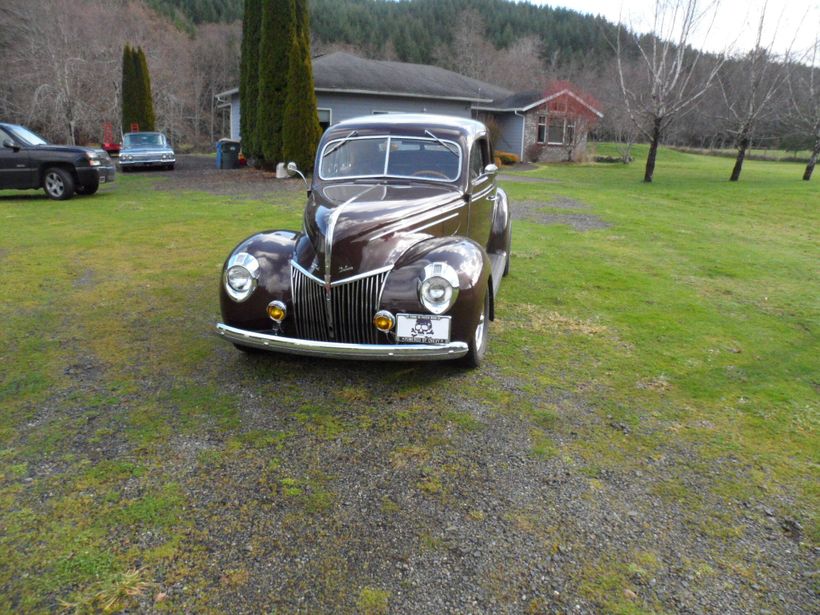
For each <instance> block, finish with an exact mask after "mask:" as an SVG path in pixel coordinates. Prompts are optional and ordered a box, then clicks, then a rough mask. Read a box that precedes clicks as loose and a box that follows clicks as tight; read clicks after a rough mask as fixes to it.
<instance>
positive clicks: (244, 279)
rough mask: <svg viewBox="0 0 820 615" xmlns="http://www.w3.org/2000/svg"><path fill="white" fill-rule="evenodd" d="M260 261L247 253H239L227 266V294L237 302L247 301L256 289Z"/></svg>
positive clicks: (230, 259)
mask: <svg viewBox="0 0 820 615" xmlns="http://www.w3.org/2000/svg"><path fill="white" fill-rule="evenodd" d="M258 279H259V261H258V260H256V258H254V257H253V256H251V255H250V254H248V253H247V252H238V253H236V254H234V255H233V256H231V258H229V259H228V263H227V264H226V266H225V292H227V293H228V296H229V297H230V298H231V299H233V300H234V301H236V302H241V301H245V299H247V298H248V297H250V296H251V294H252V293H253V291H254V290H255V289H256V281H257V280H258Z"/></svg>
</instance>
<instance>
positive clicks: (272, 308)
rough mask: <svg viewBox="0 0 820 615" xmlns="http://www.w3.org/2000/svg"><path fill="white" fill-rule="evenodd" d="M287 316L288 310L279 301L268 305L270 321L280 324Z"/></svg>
mask: <svg viewBox="0 0 820 615" xmlns="http://www.w3.org/2000/svg"><path fill="white" fill-rule="evenodd" d="M287 315H288V310H287V308H286V307H285V304H284V303H282V302H281V301H271V302H270V303H268V316H270V319H271V320H272V321H274V322H282V321H283V320H285V316H287Z"/></svg>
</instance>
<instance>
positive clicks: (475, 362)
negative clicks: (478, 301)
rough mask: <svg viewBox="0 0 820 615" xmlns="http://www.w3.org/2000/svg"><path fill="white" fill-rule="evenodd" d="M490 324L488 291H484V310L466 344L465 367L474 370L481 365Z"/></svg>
mask: <svg viewBox="0 0 820 615" xmlns="http://www.w3.org/2000/svg"><path fill="white" fill-rule="evenodd" d="M489 324H490V289H489V288H488V289H487V290H486V291H484V308H483V309H482V310H481V316H479V320H478V325H477V326H476V329H475V331H474V332H473V335H471V336H470V340H469V341H468V342H467V349H468V350H467V354H466V355H464V358H463V359H462V362H463V364H464V365H465V366H466V367H470V368H476V367H479V366H480V365H481V362H482V361H483V360H484V355H486V354H487V343H488V340H487V337H488V336H487V334H488V328H489Z"/></svg>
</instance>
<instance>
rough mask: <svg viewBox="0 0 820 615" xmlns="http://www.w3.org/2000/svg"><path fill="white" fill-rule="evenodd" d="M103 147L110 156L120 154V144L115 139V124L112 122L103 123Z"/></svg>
mask: <svg viewBox="0 0 820 615" xmlns="http://www.w3.org/2000/svg"><path fill="white" fill-rule="evenodd" d="M102 147H103V149H104V150H105V151H106V152H108V155H109V156H119V155H120V147H121V146H120V144H119V143H117V142H115V141H114V126H113V125H112V124H111V122H106V123H105V124H103V146H102Z"/></svg>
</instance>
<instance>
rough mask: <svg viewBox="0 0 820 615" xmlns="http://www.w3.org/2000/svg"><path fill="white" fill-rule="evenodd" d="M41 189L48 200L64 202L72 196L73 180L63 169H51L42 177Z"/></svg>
mask: <svg viewBox="0 0 820 615" xmlns="http://www.w3.org/2000/svg"><path fill="white" fill-rule="evenodd" d="M43 189H44V190H45V191H46V195H47V196H48V198H50V199H54V200H56V201H65V200H66V199H70V198H71V197H72V196H74V178H73V177H72V176H71V173H69V172H68V171H66V170H65V169H61V168H59V167H51V168H50V169H46V172H45V174H44V175H43Z"/></svg>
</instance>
